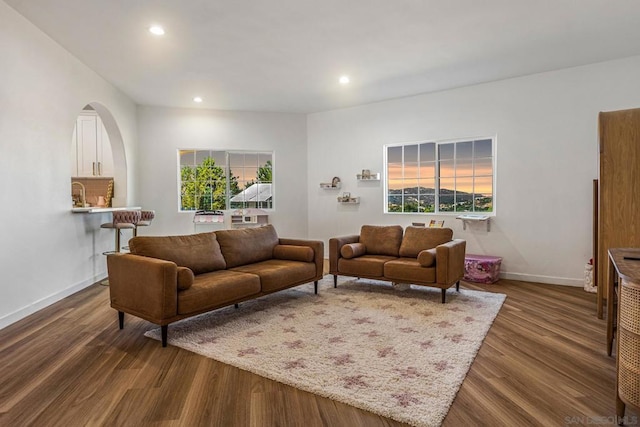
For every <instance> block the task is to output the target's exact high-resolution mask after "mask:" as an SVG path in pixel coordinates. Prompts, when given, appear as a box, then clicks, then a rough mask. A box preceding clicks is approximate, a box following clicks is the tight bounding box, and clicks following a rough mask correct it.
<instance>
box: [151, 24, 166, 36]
mask: <svg viewBox="0 0 640 427" xmlns="http://www.w3.org/2000/svg"><path fill="white" fill-rule="evenodd" d="M149 32H150V33H151V34H153V35H156V36H164V28H162V27H161V26H160V25H152V26H150V27H149Z"/></svg>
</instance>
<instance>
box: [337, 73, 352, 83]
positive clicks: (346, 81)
mask: <svg viewBox="0 0 640 427" xmlns="http://www.w3.org/2000/svg"><path fill="white" fill-rule="evenodd" d="M350 81H351V80H350V79H349V76H347V75H344V76H340V78H339V79H338V82H340V84H341V85H348V84H349V82H350Z"/></svg>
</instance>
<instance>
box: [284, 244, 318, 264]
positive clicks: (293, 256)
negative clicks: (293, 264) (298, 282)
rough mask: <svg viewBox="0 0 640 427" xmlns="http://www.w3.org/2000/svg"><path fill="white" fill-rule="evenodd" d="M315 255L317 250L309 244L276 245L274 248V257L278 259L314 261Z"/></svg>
mask: <svg viewBox="0 0 640 427" xmlns="http://www.w3.org/2000/svg"><path fill="white" fill-rule="evenodd" d="M315 255H316V254H315V252H314V251H313V249H311V248H310V247H309V246H297V245H276V246H275V247H274V248H273V257H274V258H276V259H288V260H291V261H302V262H313V260H314V258H315Z"/></svg>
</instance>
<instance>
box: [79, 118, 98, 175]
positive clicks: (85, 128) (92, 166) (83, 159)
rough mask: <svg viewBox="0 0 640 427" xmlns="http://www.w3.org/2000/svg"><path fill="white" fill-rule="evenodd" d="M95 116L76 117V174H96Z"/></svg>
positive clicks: (96, 134)
mask: <svg viewBox="0 0 640 427" xmlns="http://www.w3.org/2000/svg"><path fill="white" fill-rule="evenodd" d="M96 119H97V116H96V115H81V116H79V117H78V122H77V123H78V125H77V131H78V176H95V175H96V172H97V171H96V157H97V143H98V141H97V138H98V133H97V120H96Z"/></svg>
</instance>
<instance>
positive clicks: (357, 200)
mask: <svg viewBox="0 0 640 427" xmlns="http://www.w3.org/2000/svg"><path fill="white" fill-rule="evenodd" d="M338 202H339V203H352V204H358V203H360V197H351V193H347V192H344V193H342V196H338Z"/></svg>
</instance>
